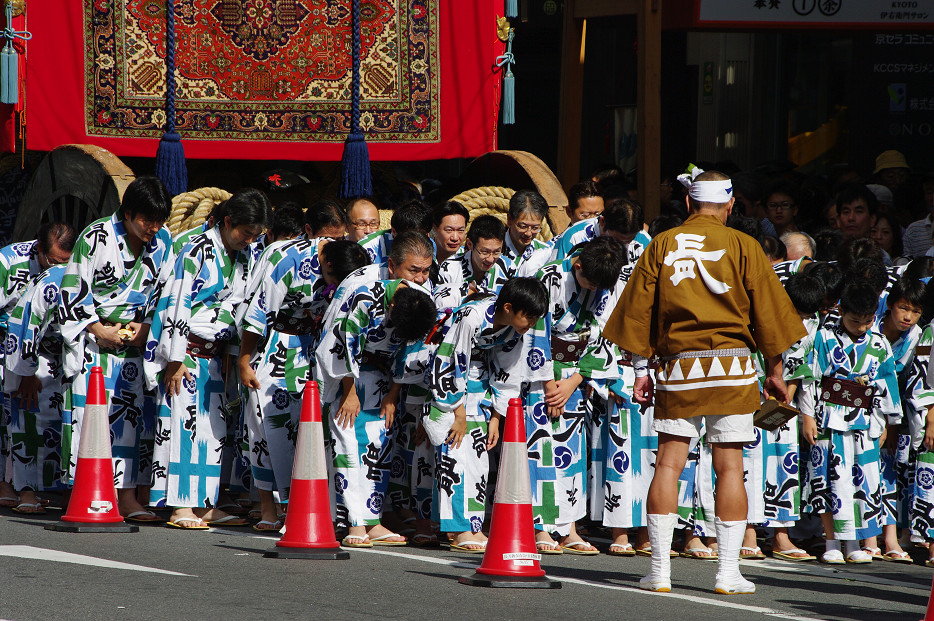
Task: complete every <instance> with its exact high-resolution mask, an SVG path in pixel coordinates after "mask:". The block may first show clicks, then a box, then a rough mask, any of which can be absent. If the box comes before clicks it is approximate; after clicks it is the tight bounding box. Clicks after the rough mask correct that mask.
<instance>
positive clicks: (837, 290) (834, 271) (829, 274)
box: [801, 261, 844, 302]
mask: <svg viewBox="0 0 934 621" xmlns="http://www.w3.org/2000/svg"><path fill="white" fill-rule="evenodd" d="M801 273H802V274H807V275H808V276H813V277H814V278H816V279H818V280H819V281H821V283H822V284H823V285H824V291H825V292H826V296H825V297H826V298H827V299H828V300H830V301H831V302H836V301H837V300H839V299H840V294H841V293H842V292H843V284H844V283H843V270H841V269H840V266H839V265H837V264H836V263H823V262H820V261H815V262H813V263H808V264H807V265H806V266H804V269H803V270H801Z"/></svg>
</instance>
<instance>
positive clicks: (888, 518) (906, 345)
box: [875, 318, 923, 527]
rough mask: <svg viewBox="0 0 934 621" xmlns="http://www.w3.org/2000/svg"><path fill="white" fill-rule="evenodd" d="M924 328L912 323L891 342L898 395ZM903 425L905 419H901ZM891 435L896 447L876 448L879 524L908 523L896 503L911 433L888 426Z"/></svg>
mask: <svg viewBox="0 0 934 621" xmlns="http://www.w3.org/2000/svg"><path fill="white" fill-rule="evenodd" d="M883 321H884V318H882V319H878V320H877V321H876V325H875V329H876V330H877V331H878V332H880V333H881V332H882V322H883ZM922 332H923V330H922V329H921V327H920V326H917V325H914V326H912V327H911V328H909V329H908V330H906V331H905V332H903V333H902V334H900V335H899V337H898V339H897V340H896V341H895V342H894V343H892V344H891V345H892V357H893V358H894V360H895V373H896V375H897V376H898V385H899V387H900V388H901V391H900V392H901V394H902V395H905V394H906V391H905V387H906V386H907V382H908V377H909V376H910V375H911V372H912V367H913V361H914V357H915V349H916V348H917V346H918V342H919V341H920V340H921V334H922ZM902 411H903V412H904V413H905V414H906V415H907V414H908V412H909V405H908V403H905V402H904V398H903V403H902ZM903 423H905V424H903V425H900V427H904V426H905V425H906V424H907V422H906V421H903ZM889 433H890V434H895V436H896V440H895V442H896V449H895V450H894V451H892V450H890V449H888V448H886V446H885V445H882V446H880V447H879V467H880V486H881V490H882V525H883V526H893V525H894V526H900V527H905V526H908V519H907V511H904V510H902V511H901V514H902V519H901V520H899V513H900V512H899V505H902V506H905V505H904V500H903V499H900V496H901V495H902V490H903V489H904V488H905V483H906V482H907V481H906V472H905V470H906V465H907V461H908V452H909V451H908V447H909V445H910V436H909V435H908V434H899V427H892V428H890V429H889Z"/></svg>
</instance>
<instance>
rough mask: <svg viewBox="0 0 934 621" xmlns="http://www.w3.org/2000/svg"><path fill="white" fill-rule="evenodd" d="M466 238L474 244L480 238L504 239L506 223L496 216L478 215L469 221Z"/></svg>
mask: <svg viewBox="0 0 934 621" xmlns="http://www.w3.org/2000/svg"><path fill="white" fill-rule="evenodd" d="M467 239H469V240H470V243H471V244H473V245H474V246H476V245H477V242H479V241H480V240H481V239H498V240H499V241H505V240H506V225H505V224H503V223H502V222H501V221H500V219H499V218H497V217H496V216H490V215H486V216H480V217H479V218H477V219H476V220H474V221H473V222H471V223H470V229H469V230H468V231H467Z"/></svg>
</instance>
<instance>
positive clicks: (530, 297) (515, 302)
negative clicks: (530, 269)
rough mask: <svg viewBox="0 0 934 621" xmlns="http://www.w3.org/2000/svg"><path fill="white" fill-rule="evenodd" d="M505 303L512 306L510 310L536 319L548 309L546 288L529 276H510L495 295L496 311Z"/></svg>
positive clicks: (501, 308)
mask: <svg viewBox="0 0 934 621" xmlns="http://www.w3.org/2000/svg"><path fill="white" fill-rule="evenodd" d="M507 303H508V304H509V305H510V306H512V312H514V313H522V314H523V315H525V316H526V317H530V318H536V319H537V318H539V317H541V316H542V315H544V314H545V312H546V311H547V310H548V290H547V289H545V285H544V284H542V282H541V281H540V280H538V279H537V278H532V277H531V276H524V277H516V278H510V279H509V280H507V281H506V284H504V285H503V288H502V289H500V292H499V295H498V296H496V305H495V309H496V311H501V310H503V305H504V304H507Z"/></svg>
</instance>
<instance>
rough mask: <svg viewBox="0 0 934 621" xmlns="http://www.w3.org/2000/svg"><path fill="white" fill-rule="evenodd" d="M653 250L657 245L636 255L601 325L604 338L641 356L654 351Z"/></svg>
mask: <svg viewBox="0 0 934 621" xmlns="http://www.w3.org/2000/svg"><path fill="white" fill-rule="evenodd" d="M656 249H657V247H656V245H655V244H652V245H651V246H649V248H648V249H647V251H646V252H645V253H643V254H642V256H641V257H639V262H638V263H636V267H635V268H634V269H633V271H632V274H631V275H630V277H629V281H628V282H627V283H626V286H625V288H624V289H623V292H622V294H620V296H619V301H618V302H617V303H616V305H615V307H614V308H613V310H612V312H611V314H610V317H609V319H607V322H606V326H605V327H604V328H603V337H604V338H605V339H608V340H609V341H611V342H613V343H616V345H617V346H619V348H620V349H622V350H624V351H628V352H632V353H633V354H637V355H639V356H641V357H643V358H651V357H652V355H653V354H654V353H655V342H656V341H655V334H654V329H655V316H654V307H655V284H656V282H657V281H658V272H657V270H658V265H657V261H656V260H655V259H654V257H655V251H656Z"/></svg>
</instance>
